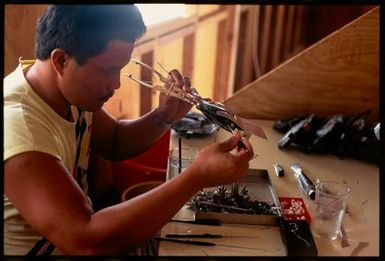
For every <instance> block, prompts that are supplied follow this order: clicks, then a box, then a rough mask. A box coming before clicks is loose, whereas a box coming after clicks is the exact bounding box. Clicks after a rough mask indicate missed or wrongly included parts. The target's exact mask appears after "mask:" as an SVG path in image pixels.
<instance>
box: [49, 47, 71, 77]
mask: <svg viewBox="0 0 385 261" xmlns="http://www.w3.org/2000/svg"><path fill="white" fill-rule="evenodd" d="M50 59H51V64H52V66H53V68H54V70H55V71H56V73H58V74H60V75H63V71H64V67H65V65H66V63H67V62H68V55H67V53H66V52H65V51H64V50H63V49H60V48H57V49H54V50H53V51H52V52H51V58H50Z"/></svg>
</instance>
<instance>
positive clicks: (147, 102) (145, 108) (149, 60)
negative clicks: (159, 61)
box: [140, 51, 154, 115]
mask: <svg viewBox="0 0 385 261" xmlns="http://www.w3.org/2000/svg"><path fill="white" fill-rule="evenodd" d="M140 60H141V61H142V62H144V63H145V64H148V65H149V66H153V63H154V52H153V51H150V52H148V53H145V54H143V55H142V57H141V59H140ZM140 79H141V80H143V81H151V80H152V73H151V72H150V71H149V70H146V69H144V68H141V70H140ZM152 92H153V90H151V89H149V88H143V87H142V88H140V115H144V114H146V113H148V112H149V111H151V108H152Z"/></svg>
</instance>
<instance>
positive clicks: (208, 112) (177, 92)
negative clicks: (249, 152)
mask: <svg viewBox="0 0 385 261" xmlns="http://www.w3.org/2000/svg"><path fill="white" fill-rule="evenodd" d="M131 60H132V61H133V62H134V63H135V64H137V65H139V66H142V68H145V69H147V70H149V71H151V72H152V78H153V81H152V82H148V81H143V80H140V79H138V78H136V77H134V76H133V75H132V74H127V73H125V76H127V77H128V78H130V79H131V80H133V81H135V82H137V83H139V84H141V85H143V86H145V87H148V88H151V89H155V90H157V91H160V92H161V93H164V94H166V95H170V96H173V97H175V98H178V99H180V100H183V101H186V102H188V103H190V104H193V105H195V107H196V108H197V109H198V110H200V111H201V112H202V113H203V114H204V115H205V116H206V117H207V118H208V119H209V120H210V121H212V122H213V123H215V124H217V125H218V126H219V127H221V128H223V129H225V130H227V131H229V132H231V133H233V132H234V131H235V130H239V131H240V132H241V135H242V136H243V137H246V138H249V137H250V134H249V133H247V132H246V131H245V130H244V128H243V127H242V122H241V120H240V119H239V118H238V116H237V115H235V114H234V113H233V112H231V111H230V109H229V108H227V107H226V106H225V105H224V104H222V103H219V102H214V101H212V100H211V99H208V98H202V97H201V96H200V95H199V93H198V91H197V90H196V89H195V88H193V87H192V88H191V89H190V90H189V91H185V90H184V89H183V88H180V87H179V86H177V85H176V84H175V82H174V81H173V80H172V79H169V78H168V77H166V76H164V75H162V74H161V73H160V72H159V71H157V70H156V69H154V68H153V67H151V66H149V65H147V64H145V63H143V62H141V61H138V60H136V59H131ZM158 64H159V63H158ZM159 65H160V64H159ZM160 66H161V67H162V68H163V66H162V65H160ZM163 69H164V68H163ZM165 71H166V72H167V70H165ZM167 73H168V74H169V72H167Z"/></svg>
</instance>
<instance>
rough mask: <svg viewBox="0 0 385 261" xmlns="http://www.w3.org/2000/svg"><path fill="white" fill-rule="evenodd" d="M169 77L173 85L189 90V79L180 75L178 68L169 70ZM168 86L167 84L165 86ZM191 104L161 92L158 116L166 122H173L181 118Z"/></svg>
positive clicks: (189, 108)
mask: <svg viewBox="0 0 385 261" xmlns="http://www.w3.org/2000/svg"><path fill="white" fill-rule="evenodd" d="M169 78H170V79H172V80H173V81H175V85H176V86H177V87H179V88H181V89H183V90H184V91H185V92H190V89H191V83H190V79H189V78H188V77H186V76H184V77H182V75H181V74H180V73H179V71H178V70H175V69H174V70H171V71H170V73H169ZM166 87H168V86H166ZM191 107H192V105H191V104H190V103H188V102H185V101H182V100H180V99H177V98H175V97H172V96H168V95H165V94H163V93H161V94H160V95H159V107H158V108H157V113H158V117H159V118H160V119H161V120H162V121H164V122H167V123H174V122H176V121H179V120H180V119H182V118H183V117H184V116H185V115H186V114H187V113H188V112H189V111H190V110H191Z"/></svg>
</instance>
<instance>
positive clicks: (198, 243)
mask: <svg viewBox="0 0 385 261" xmlns="http://www.w3.org/2000/svg"><path fill="white" fill-rule="evenodd" d="M155 240H159V241H169V242H174V243H181V244H188V245H198V246H215V243H211V242H204V241H195V240H189V239H186V240H182V239H173V238H164V237H155Z"/></svg>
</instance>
